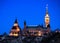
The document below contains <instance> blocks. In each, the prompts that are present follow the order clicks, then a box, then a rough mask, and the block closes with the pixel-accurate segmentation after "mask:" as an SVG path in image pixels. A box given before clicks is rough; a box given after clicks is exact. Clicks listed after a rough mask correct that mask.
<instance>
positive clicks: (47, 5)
mask: <svg viewBox="0 0 60 43" xmlns="http://www.w3.org/2000/svg"><path fill="white" fill-rule="evenodd" d="M46 14H48V4H46Z"/></svg>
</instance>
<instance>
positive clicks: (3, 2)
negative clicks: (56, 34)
mask: <svg viewBox="0 0 60 43" xmlns="http://www.w3.org/2000/svg"><path fill="white" fill-rule="evenodd" d="M46 4H48V12H49V16H50V25H51V30H55V29H56V28H60V0H0V34H3V33H4V32H7V33H9V32H10V30H11V28H12V26H13V24H14V21H15V19H16V18H17V19H18V23H19V26H20V27H21V28H23V27H24V20H26V22H27V25H39V24H43V25H44V16H45V13H46Z"/></svg>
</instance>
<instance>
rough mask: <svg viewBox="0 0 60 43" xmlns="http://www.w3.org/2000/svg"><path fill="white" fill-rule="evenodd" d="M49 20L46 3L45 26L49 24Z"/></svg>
mask: <svg viewBox="0 0 60 43" xmlns="http://www.w3.org/2000/svg"><path fill="white" fill-rule="evenodd" d="M49 22H50V18H49V15H48V4H46V15H45V25H46V27H47V25H48V24H49Z"/></svg>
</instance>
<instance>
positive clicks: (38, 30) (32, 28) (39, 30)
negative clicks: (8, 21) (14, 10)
mask: <svg viewBox="0 0 60 43" xmlns="http://www.w3.org/2000/svg"><path fill="white" fill-rule="evenodd" d="M44 19H45V24H44V25H45V26H43V25H28V26H27V23H26V21H24V28H23V30H21V28H20V27H19V24H18V21H17V19H16V20H15V22H14V25H13V26H12V28H11V30H10V33H9V36H19V35H23V36H29V35H31V36H43V35H44V34H48V33H49V32H50V17H49V13H48V6H46V13H45V17H44Z"/></svg>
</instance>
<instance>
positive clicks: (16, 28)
mask: <svg viewBox="0 0 60 43" xmlns="http://www.w3.org/2000/svg"><path fill="white" fill-rule="evenodd" d="M20 30H21V28H20V27H19V25H18V22H17V19H16V20H15V23H14V25H13V27H12V29H11V31H10V34H9V35H10V36H18V35H19V34H20Z"/></svg>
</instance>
